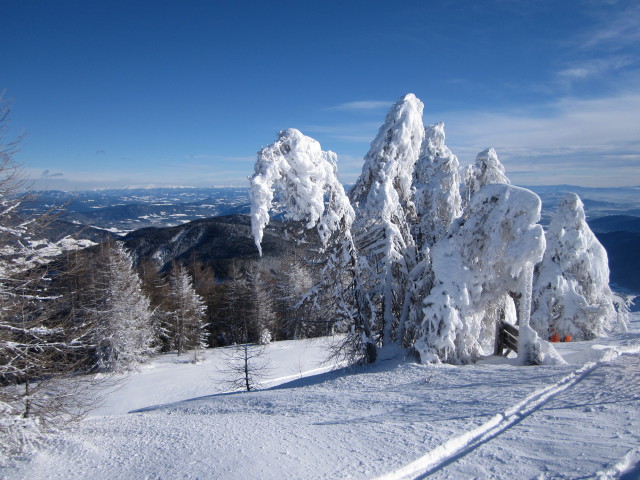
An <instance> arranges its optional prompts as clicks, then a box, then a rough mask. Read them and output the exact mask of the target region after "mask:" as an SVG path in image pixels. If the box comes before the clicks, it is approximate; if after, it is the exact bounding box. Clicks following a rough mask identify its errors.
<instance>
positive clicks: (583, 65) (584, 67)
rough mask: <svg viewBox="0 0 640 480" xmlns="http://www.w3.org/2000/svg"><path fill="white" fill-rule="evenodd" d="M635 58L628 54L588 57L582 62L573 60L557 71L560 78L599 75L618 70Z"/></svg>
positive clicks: (582, 78)
mask: <svg viewBox="0 0 640 480" xmlns="http://www.w3.org/2000/svg"><path fill="white" fill-rule="evenodd" d="M635 63H636V60H634V59H633V58H631V57H630V56H628V55H616V56H609V57H606V58H597V59H589V60H585V61H582V62H573V63H571V64H570V65H568V66H567V67H566V68H563V69H561V70H560V71H559V72H558V77H559V78H560V79H564V80H568V81H574V80H586V79H589V78H594V77H600V76H602V75H606V74H611V73H615V72H618V71H620V70H622V69H624V68H626V67H629V66H632V65H634V64H635Z"/></svg>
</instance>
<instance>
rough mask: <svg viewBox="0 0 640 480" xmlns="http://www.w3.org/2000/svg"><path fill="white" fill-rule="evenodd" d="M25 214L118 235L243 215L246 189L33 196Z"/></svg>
mask: <svg viewBox="0 0 640 480" xmlns="http://www.w3.org/2000/svg"><path fill="white" fill-rule="evenodd" d="M31 196H32V198H31V199H30V200H29V201H27V202H25V204H24V206H23V209H24V211H25V212H27V213H43V212H47V211H50V210H59V214H58V215H59V218H60V220H64V221H67V222H71V223H78V224H82V225H88V226H93V227H99V228H104V229H111V230H113V229H116V230H119V231H121V232H126V231H130V230H137V229H139V228H143V227H150V226H174V225H179V224H182V223H186V222H189V221H192V220H197V219H201V218H209V217H214V216H218V215H230V214H236V213H249V194H248V191H247V189H246V188H240V187H220V188H188V187H176V188H151V189H146V188H140V189H115V190H96V191H83V192H75V193H69V192H61V191H58V190H47V191H42V192H33V195H31Z"/></svg>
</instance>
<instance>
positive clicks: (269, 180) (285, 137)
mask: <svg viewBox="0 0 640 480" xmlns="http://www.w3.org/2000/svg"><path fill="white" fill-rule="evenodd" d="M336 162H337V156H336V154H335V153H333V152H330V151H327V152H325V151H323V150H322V149H321V147H320V144H319V143H318V142H317V141H316V140H314V139H313V138H310V137H307V136H305V135H303V134H302V133H301V132H300V131H298V130H296V129H294V128H290V129H288V130H285V131H282V132H280V133H279V135H278V140H276V142H274V143H273V144H272V145H269V146H268V147H266V148H263V149H262V150H261V151H260V152H259V153H258V159H257V161H256V165H255V173H254V175H253V176H252V177H251V179H250V181H251V188H250V190H249V194H250V197H251V229H252V232H253V237H254V239H255V242H256V246H257V247H258V251H259V252H260V255H262V247H261V242H262V238H263V234H264V228H265V227H266V226H267V225H268V223H269V211H270V210H271V208H272V207H273V204H274V198H276V197H277V199H278V205H279V206H280V207H282V208H283V210H284V215H285V218H286V219H287V220H297V221H302V222H304V223H305V225H306V228H309V229H310V228H314V227H315V228H316V229H317V230H318V233H319V235H320V239H321V241H322V242H323V244H326V243H327V241H328V240H329V238H330V237H331V235H332V234H333V233H334V232H336V231H338V230H341V229H342V230H349V228H350V226H351V223H352V222H353V218H354V212H353V209H352V208H351V204H350V203H349V200H348V198H347V196H346V194H345V192H344V188H343V187H342V184H341V183H340V182H339V181H338V177H337V163H336Z"/></svg>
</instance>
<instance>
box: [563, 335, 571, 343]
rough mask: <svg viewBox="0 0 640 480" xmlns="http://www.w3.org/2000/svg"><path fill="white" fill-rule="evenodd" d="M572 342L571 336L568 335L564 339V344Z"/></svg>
mask: <svg viewBox="0 0 640 480" xmlns="http://www.w3.org/2000/svg"><path fill="white" fill-rule="evenodd" d="M570 341H571V335H567V336H566V337H564V340H563V342H570Z"/></svg>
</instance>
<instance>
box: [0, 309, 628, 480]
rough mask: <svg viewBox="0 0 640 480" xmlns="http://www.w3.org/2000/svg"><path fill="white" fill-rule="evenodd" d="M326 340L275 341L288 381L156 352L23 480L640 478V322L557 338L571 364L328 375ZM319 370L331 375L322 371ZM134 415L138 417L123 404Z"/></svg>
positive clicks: (408, 367) (56, 441)
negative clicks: (247, 385) (228, 373)
mask: <svg viewBox="0 0 640 480" xmlns="http://www.w3.org/2000/svg"><path fill="white" fill-rule="evenodd" d="M325 341H326V340H322V341H320V340H316V341H314V342H305V341H295V342H281V343H276V344H273V345H271V346H269V347H268V352H269V355H270V356H271V358H272V362H271V366H272V370H271V372H270V377H271V378H272V379H273V380H274V381H273V383H279V384H278V385H275V386H271V387H269V386H268V385H267V389H265V390H261V391H256V392H251V393H216V391H217V388H218V385H219V380H220V376H221V375H222V374H221V372H219V371H218V369H217V367H216V364H217V363H219V362H220V361H221V354H220V351H216V350H210V351H208V352H207V358H206V360H205V361H204V362H203V363H200V364H196V365H194V364H191V363H186V362H185V360H186V358H178V357H176V356H175V355H165V356H162V357H159V358H158V359H156V360H154V361H153V362H150V363H149V364H148V365H145V366H143V368H142V369H141V370H140V371H139V372H136V373H134V374H131V375H130V376H129V378H128V380H127V382H126V383H125V384H124V385H123V386H122V387H121V388H119V389H117V390H115V391H113V392H111V393H110V394H109V395H108V397H107V398H106V402H105V404H104V406H102V407H101V408H99V409H97V410H95V411H94V412H92V414H91V415H90V416H89V417H88V418H86V419H85V420H83V421H82V422H80V423H79V424H77V425H76V426H75V427H74V428H73V430H71V431H68V432H65V433H63V434H59V435H57V436H55V437H51V438H50V439H49V440H48V441H47V442H46V444H45V445H44V447H43V448H42V449H41V450H40V451H39V453H37V454H35V455H33V456H32V457H31V458H28V459H23V460H20V461H17V462H16V463H14V464H13V465H11V466H10V467H8V468H6V469H5V471H4V472H2V474H3V475H4V476H6V477H7V478H10V479H17V478H30V479H39V478H52V479H53V478H59V479H63V478H64V479H73V478H94V479H107V478H128V479H137V478H150V479H156V478H158V479H159V478H162V479H174V478H178V479H181V478H185V479H186V478H201V479H209V478H211V479H213V478H216V479H227V478H228V479H286V478H290V479H338V478H349V479H371V478H380V479H394V480H395V479H405V478H427V477H428V478H436V479H468V478H479V479H484V478H496V479H514V478H518V479H526V478H536V479H545V478H548V479H551V478H554V479H555V478H572V479H576V478H594V479H608V478H623V479H629V478H638V477H639V476H640V470H639V469H640V450H639V448H638V446H639V445H640V316H639V315H638V314H636V316H635V317H633V320H632V324H631V330H630V332H629V333H625V334H617V335H614V336H612V337H610V338H607V339H599V340H596V341H592V342H576V343H570V344H562V345H559V347H558V349H559V351H560V353H561V354H562V355H563V356H564V357H565V360H567V362H568V364H567V365H562V366H552V367H551V366H549V367H518V366H514V365H511V364H510V362H509V361H508V360H504V359H499V358H488V359H486V360H485V361H483V362H481V363H479V364H476V365H470V366H450V365H441V366H424V365H417V364H414V363H410V362H407V361H406V360H404V361H403V360H398V359H396V360H388V361H384V362H380V363H378V364H376V365H373V366H369V367H365V368H361V369H347V370H337V371H333V372H324V373H323V369H326V368H327V367H326V366H323V365H321V360H322V359H323V358H324V356H323V352H324V349H325V346H326V345H325V344H324V342H325ZM317 369H320V370H317ZM131 411H135V412H134V413H126V412H131Z"/></svg>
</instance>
